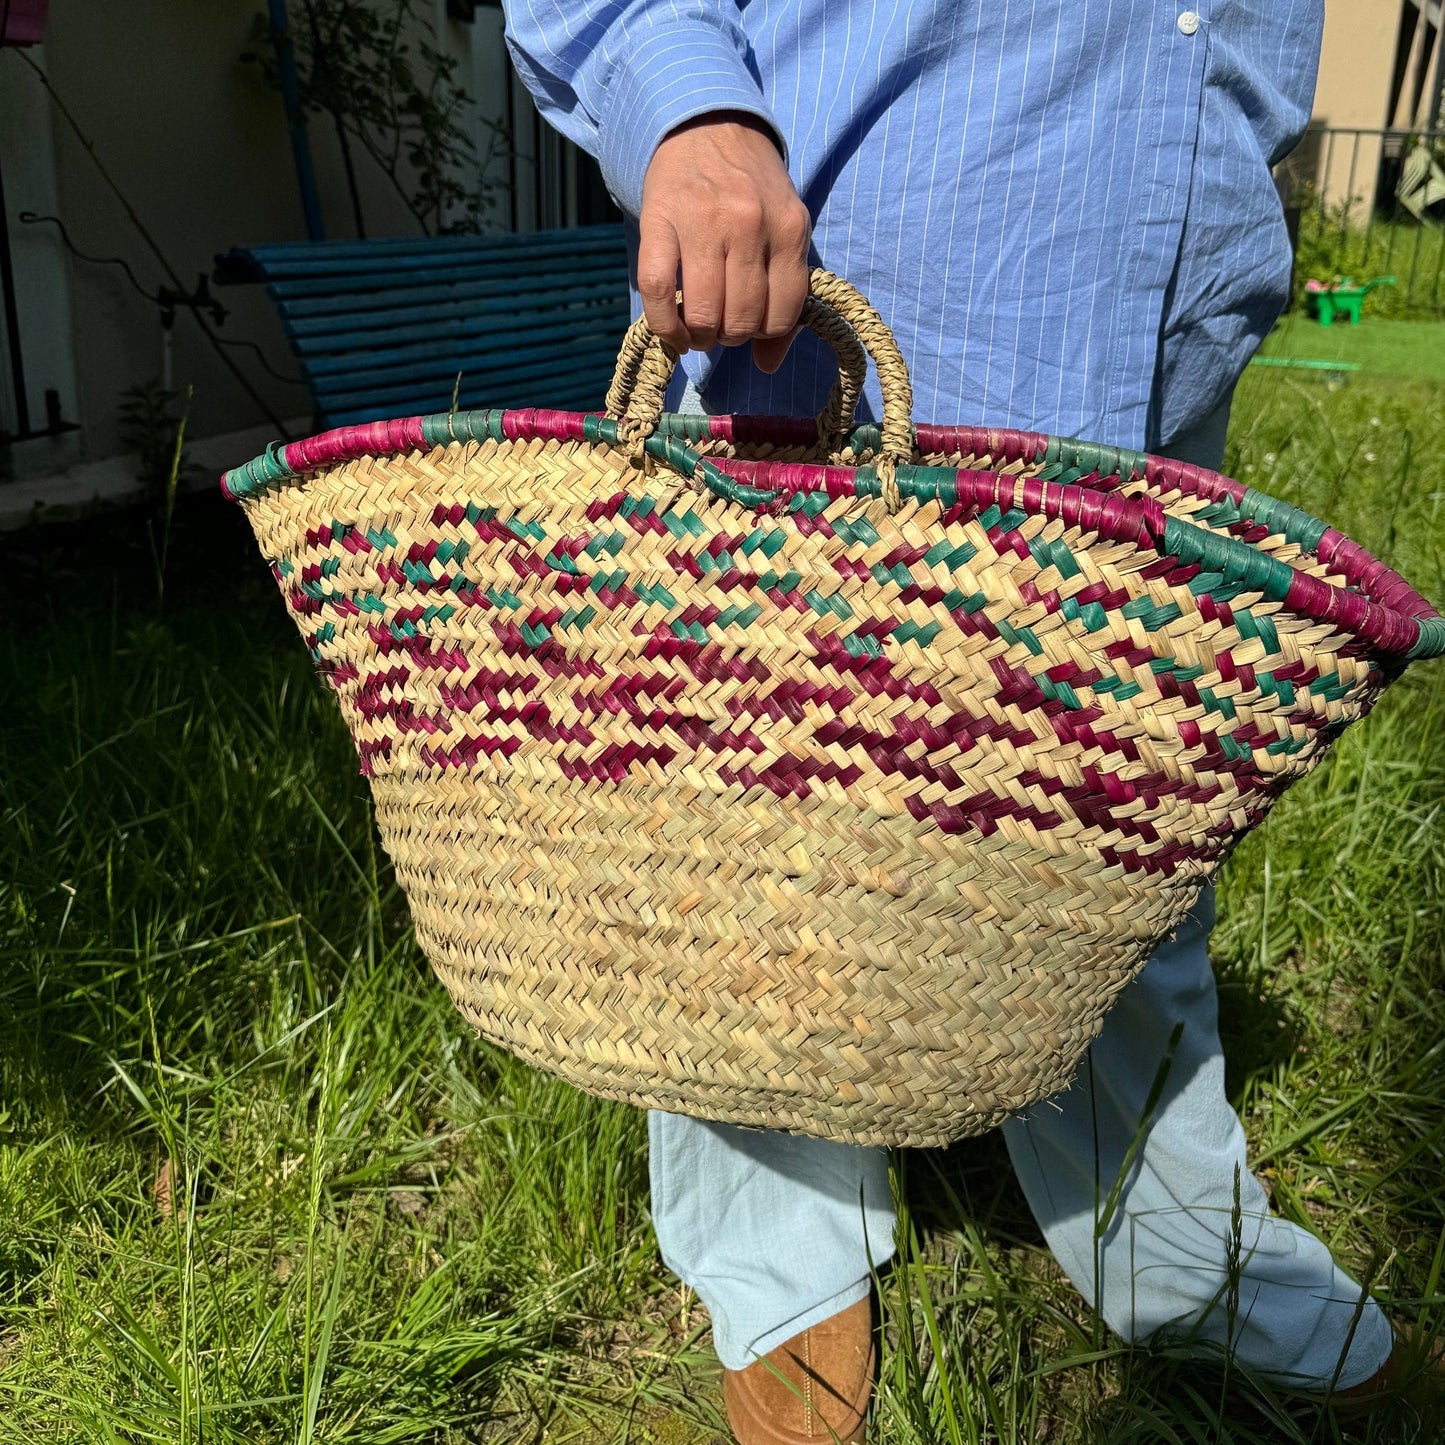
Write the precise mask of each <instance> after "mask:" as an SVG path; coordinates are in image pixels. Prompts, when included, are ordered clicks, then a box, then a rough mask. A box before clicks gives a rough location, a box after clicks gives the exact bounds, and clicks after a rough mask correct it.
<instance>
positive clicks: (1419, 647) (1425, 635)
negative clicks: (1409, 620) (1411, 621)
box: [1405, 617, 1445, 658]
mask: <svg viewBox="0 0 1445 1445" xmlns="http://www.w3.org/2000/svg"><path fill="white" fill-rule="evenodd" d="M1415 622H1416V625H1417V626H1418V627H1419V629H1420V635H1419V637H1417V638H1416V639H1415V645H1414V646H1413V647H1412V648H1411V649H1410V650H1409V651H1408V652H1407V653H1406V654H1405V656H1406V657H1409V658H1416V657H1441V656H1445V617H1417V618H1416V619H1415Z"/></svg>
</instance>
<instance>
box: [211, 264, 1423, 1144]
mask: <svg viewBox="0 0 1445 1445" xmlns="http://www.w3.org/2000/svg"><path fill="white" fill-rule="evenodd" d="M814 291H815V300H814V302H813V303H811V304H810V307H809V311H808V317H807V319H808V320H809V322H810V324H812V325H814V326H815V327H817V328H818V329H819V330H821V331H822V332H823V333H824V334H825V335H827V336H828V337H829V339H830V340H831V341H832V342H833V344H834V345H835V348H836V349H837V350H838V351H839V356H840V372H841V374H840V382H839V386H838V387H837V389H836V390H835V392H834V395H833V398H832V399H831V400H830V402H829V405H828V407H827V408H826V409H825V411H824V414H823V416H822V417H821V418H819V419H817V420H815V421H799V420H786V419H784V420H779V419H772V420H765V419H758V418H743V417H700V418H683V417H667V416H662V415H660V411H661V406H662V388H663V386H664V385H665V382H666V378H667V375H668V373H669V372H670V369H671V360H672V358H671V357H670V355H669V354H668V353H666V352H665V350H664V349H663V348H661V347H660V346H659V345H658V344H656V343H654V342H652V340H651V338H650V336H649V334H648V333H647V332H646V331H645V329H641V328H634V329H633V331H632V332H630V333H629V335H628V338H627V340H626V342H625V343H624V347H623V352H622V355H621V357H620V359H619V366H618V373H617V379H616V381H615V383H614V387H613V390H612V393H611V394H610V396H609V402H610V407H609V410H610V411H611V412H612V415H611V416H607V417H603V416H595V415H593V416H580V415H573V414H565V413H556V412H531V411H522V412H464V413H458V414H453V415H442V416H433V417H412V418H407V419H403V420H400V421H394V422H384V423H378V424H376V425H375V426H371V427H355V428H345V429H343V430H342V431H339V432H330V433H326V434H325V435H323V436H320V437H315V438H312V439H310V440H309V441H304V442H297V443H292V444H291V445H289V446H286V447H283V448H273V449H272V450H271V451H270V452H268V453H267V454H266V455H265V456H263V457H260V458H257V459H256V461H254V462H252V463H250V464H249V465H248V466H246V467H243V468H240V469H238V470H237V471H235V472H232V473H229V474H228V476H227V478H226V483H225V485H226V488H227V490H228V491H229V492H230V494H231V495H233V496H235V497H237V498H238V499H239V500H240V501H241V502H242V503H243V505H244V506H245V509H246V512H247V515H248V516H249V518H250V520H251V523H252V526H253V527H254V529H255V533H256V537H257V539H258V541H259V543H260V545H261V549H262V550H263V552H264V553H265V555H266V556H267V557H268V558H269V559H270V560H271V563H272V567H273V570H274V573H275V576H276V578H277V581H278V583H279V584H280V586H281V589H282V592H283V594H284V596H285V598H286V602H287V606H288V607H289V608H290V610H291V612H292V615H293V616H294V618H295V620H296V623H297V625H298V627H299V628H300V629H301V632H302V635H303V637H304V638H305V640H306V643H307V645H308V647H309V648H310V649H311V654H312V657H313V658H314V659H315V661H316V663H317V665H318V667H319V668H320V670H321V671H322V673H323V674H324V675H325V676H326V678H327V680H328V681H329V682H330V683H331V685H332V687H333V688H334V689H335V691H336V693H337V696H338V698H339V700H340V703H341V707H342V711H343V713H344V714H345V716H346V720H347V723H348V725H349V726H350V728H351V732H352V736H353V738H354V739H355V742H356V747H357V751H358V753H359V755H360V758H361V764H362V771H363V772H365V773H366V774H367V775H368V776H370V778H371V785H372V791H373V796H374V798H375V802H376V816H377V822H378V825H379V827H380V830H381V836H382V839H383V841H384V843H385V845H386V848H387V850H388V852H389V853H390V855H391V857H392V859H393V861H394V863H395V865H396V872H397V876H398V877H399V878H400V880H401V882H402V885H403V886H404V888H405V889H406V892H407V896H408V898H409V899H410V902H411V907H412V914H413V917H414V919H415V923H416V933H417V938H418V940H419V942H420V943H421V946H422V947H423V949H424V950H425V951H426V953H427V955H428V957H429V958H430V959H431V961H432V963H433V964H434V966H435V968H436V970H437V972H438V973H439V974H440V976H441V977H442V979H443V980H444V981H445V983H446V984H447V986H448V988H449V989H450V990H451V992H452V995H453V997H454V998H455V1000H456V1002H457V1004H458V1006H459V1007H460V1008H461V1010H462V1011H463V1013H465V1014H466V1016H467V1017H468V1018H469V1019H470V1020H471V1021H472V1022H473V1023H474V1024H475V1025H476V1026H477V1028H478V1029H479V1030H480V1031H481V1032H482V1034H484V1035H485V1036H486V1037H487V1038H489V1039H491V1040H494V1041H495V1042H497V1043H499V1044H502V1045H503V1046H505V1047H507V1048H509V1049H511V1050H513V1051H514V1052H516V1053H517V1054H519V1055H521V1056H522V1057H523V1058H526V1059H528V1060H530V1061H531V1062H533V1063H535V1064H538V1065H540V1066H542V1067H544V1068H547V1069H550V1070H552V1071H554V1072H556V1073H558V1074H560V1075H562V1076H563V1077H564V1078H566V1079H569V1080H571V1081H572V1082H573V1083H575V1084H577V1085H579V1086H581V1087H582V1088H584V1089H587V1090H589V1091H591V1092H594V1093H598V1094H603V1095H607V1096H608V1097H612V1098H619V1099H628V1100H631V1101H633V1102H634V1103H637V1104H643V1105H647V1106H650V1107H655V1108H663V1109H670V1110H676V1111H681V1112H684V1113H690V1114H697V1115H701V1116H704V1117H707V1118H713V1119H726V1120H731V1121H733V1122H737V1123H743V1124H752V1125H768V1126H775V1127H781V1128H786V1129H792V1130H798V1131H801V1132H804V1133H809V1134H818V1135H825V1136H828V1137H831V1138H835V1139H843V1140H851V1141H853V1142H857V1143H868V1144H878V1143H889V1144H941V1143H943V1142H945V1141H947V1140H950V1139H953V1138H957V1137H959V1136H961V1135H966V1134H972V1133H977V1132H980V1131H981V1130H984V1129H987V1128H989V1127H990V1126H992V1125H994V1124H997V1123H998V1122H999V1121H1000V1120H1001V1119H1003V1118H1004V1117H1005V1116H1006V1115H1007V1114H1009V1113H1011V1112H1013V1111H1016V1110H1019V1109H1022V1108H1024V1107H1026V1106H1027V1105H1029V1104H1031V1103H1033V1102H1035V1101H1037V1100H1039V1099H1042V1098H1045V1097H1046V1096H1048V1095H1050V1094H1052V1093H1054V1092H1055V1091H1057V1090H1058V1089H1060V1088H1062V1087H1063V1086H1064V1085H1065V1084H1067V1083H1068V1081H1069V1078H1070V1076H1071V1075H1072V1073H1073V1071H1074V1068H1075V1065H1076V1064H1077V1062H1078V1059H1079V1057H1080V1054H1081V1052H1082V1050H1083V1049H1084V1047H1085V1045H1086V1044H1087V1043H1088V1041H1089V1040H1090V1039H1091V1038H1092V1037H1093V1035H1094V1034H1095V1032H1096V1031H1097V1029H1098V1027H1099V1023H1100V1021H1101V1019H1102V1016H1103V1014H1104V1012H1105V1011H1106V1010H1107V1008H1108V1007H1109V1004H1110V1002H1111V1001H1112V999H1113V998H1114V997H1115V995H1116V994H1117V993H1118V992H1119V990H1120V989H1121V988H1123V986H1124V985H1125V984H1126V983H1127V982H1128V981H1129V979H1130V978H1131V977H1132V976H1133V975H1134V974H1135V973H1136V972H1137V970H1138V969H1139V967H1140V966H1141V965H1142V963H1143V961H1144V960H1145V959H1146V958H1147V957H1148V955H1149V953H1150V952H1151V950H1152V949H1153V948H1154V946H1155V945H1156V944H1157V943H1158V942H1159V940H1160V939H1161V938H1163V937H1164V936H1165V935H1167V934H1168V933H1169V932H1170V931H1171V930H1172V929H1173V928H1175V927H1176V926H1177V925H1178V923H1179V921H1180V919H1181V918H1182V917H1183V915H1184V913H1185V911H1186V910H1187V909H1188V908H1189V906H1190V905H1191V903H1192V902H1193V901H1194V899H1195V897H1196V896H1197V894H1198V891H1199V888H1200V886H1201V885H1202V884H1203V883H1204V882H1205V880H1207V879H1208V878H1209V877H1210V875H1211V874H1212V873H1213V872H1214V870H1215V869H1216V868H1217V867H1218V866H1219V864H1220V863H1221V862H1222V861H1223V859H1224V858H1225V857H1226V856H1227V855H1228V854H1229V852H1230V850H1231V848H1232V847H1233V846H1234V844H1235V843H1236V842H1237V841H1238V839H1239V838H1240V837H1241V836H1242V834H1243V833H1244V832H1245V831H1246V830H1247V829H1248V828H1250V827H1251V826H1252V825H1253V824H1255V823H1257V822H1258V821H1259V820H1260V819H1261V818H1262V817H1263V816H1264V814H1265V812H1266V811H1267V809H1268V808H1269V806H1270V804H1271V803H1272V802H1273V800H1274V798H1275V797H1276V796H1277V795H1278V794H1279V792H1280V791H1281V790H1282V789H1283V788H1284V787H1286V786H1287V785H1288V784H1289V783H1291V782H1293V781H1294V780H1295V779H1297V778H1299V777H1302V776H1303V775H1304V774H1305V773H1307V772H1308V771H1309V770H1310V769H1311V768H1312V767H1313V766H1314V765H1315V764H1316V763H1317V762H1318V761H1319V759H1320V757H1321V755H1322V753H1323V751H1324V749H1325V748H1326V747H1327V745H1328V744H1329V742H1330V741H1331V740H1332V739H1333V738H1334V737H1336V736H1337V735H1338V734H1339V732H1340V730H1341V729H1342V728H1344V727H1345V726H1346V725H1347V724H1349V723H1350V722H1353V721H1354V720H1355V719H1356V718H1358V717H1360V716H1361V715H1362V714H1363V713H1364V712H1365V711H1366V710H1367V709H1368V708H1369V706H1370V705H1371V704H1372V702H1373V701H1374V699H1375V697H1376V696H1377V695H1378V693H1379V691H1380V689H1381V688H1382V687H1383V686H1384V684H1385V683H1386V682H1387V681H1388V680H1389V679H1390V678H1391V677H1393V676H1394V675H1396V674H1397V673H1398V671H1399V670H1400V668H1401V667H1402V666H1403V664H1404V662H1405V660H1406V659H1407V658H1409V657H1422V656H1434V655H1437V654H1439V653H1440V652H1441V651H1442V650H1445V623H1442V621H1441V620H1440V619H1439V618H1438V617H1437V616H1436V615H1435V614H1434V612H1433V611H1432V610H1431V609H1430V608H1429V606H1428V605H1427V604H1426V603H1425V602H1424V601H1423V600H1422V599H1421V598H1419V597H1418V596H1416V595H1415V594H1414V593H1413V592H1412V591H1411V590H1410V589H1409V587H1408V586H1407V585H1406V584H1405V583H1404V582H1403V581H1402V580H1401V579H1400V578H1399V577H1397V576H1395V574H1394V573H1392V572H1390V571H1389V570H1388V569H1387V568H1385V567H1384V566H1383V565H1382V564H1381V563H1379V562H1377V561H1376V560H1375V559H1373V558H1372V557H1370V556H1369V555H1368V554H1367V553H1366V552H1364V551H1363V549H1361V548H1359V547H1357V546H1356V545H1355V544H1353V543H1351V542H1349V541H1348V540H1346V539H1345V538H1343V537H1341V536H1340V535H1339V534H1338V533H1337V532H1334V531H1332V530H1330V529H1329V528H1327V527H1325V525H1324V524H1323V523H1321V522H1317V521H1315V520H1314V519H1313V518H1310V517H1307V516H1305V515H1304V514H1303V513H1300V512H1297V511H1295V510H1294V509H1293V508H1290V507H1287V506H1285V505H1283V504H1282V503H1279V502H1275V501H1273V500H1272V499H1270V498H1268V497H1263V496H1261V495H1260V494H1258V493H1255V492H1252V491H1248V490H1246V489H1245V488H1242V487H1240V486H1238V485H1237V484H1236V483H1234V482H1231V481H1229V480H1227V479H1226V478H1223V477H1220V476H1217V475H1215V474H1214V473H1210V472H1205V471H1202V470H1201V469H1198V468H1194V467H1187V466H1183V465H1181V464H1178V463H1173V462H1166V461H1163V460H1160V459H1158V458H1153V457H1145V456H1143V455H1142V454H1138V453H1125V452H1119V451H1117V450H1113V449H1109V448H1102V447H1091V446H1089V445H1087V444H1084V443H1076V442H1064V441H1060V440H1058V439H1056V438H1048V437H1041V436H1035V435H1030V434H1025V433H1018V432H996V431H986V430H983V429H977V428H939V427H920V428H918V430H917V433H916V438H915V434H914V433H913V432H912V431H911V430H910V428H909V423H908V413H909V410H910V402H909V392H908V383H907V373H906V371H905V370H904V368H903V364H902V359H901V358H900V357H899V356H898V354H897V347H896V346H895V345H894V344H893V341H892V338H891V336H889V335H888V332H887V329H886V327H884V326H883V323H882V321H881V320H880V319H879V318H878V316H877V314H876V313H875V312H874V311H873V310H872V308H871V307H868V305H867V303H866V302H864V301H863V300H862V298H861V297H859V296H857V293H855V292H853V291H852V290H851V288H848V287H846V286H845V285H844V284H843V283H841V282H839V281H837V279H836V278H833V277H829V276H827V275H826V274H824V273H816V274H815V278H814ZM844 323H846V324H844ZM859 337H861V339H862V341H863V342H864V343H866V345H867V347H868V350H869V351H870V352H871V353H872V355H873V356H874V358H875V360H876V361H878V362H879V363H880V375H881V379H882V383H883V393H884V398H885V417H884V423H883V425H882V426H881V427H864V428H859V429H856V430H855V429H854V428H853V424H852V417H853V408H854V406H855V404H856V402H857V399H858V395H859V391H860V389H861V385H862V356H861V352H860V350H859V345H858V338H859ZM915 441H916V450H915ZM702 453H707V454H708V455H707V456H703V455H702ZM829 458H833V459H835V464H834V465H819V464H817V463H818V462H819V461H826V460H827V459H829ZM858 458H866V459H870V460H871V464H870V465H856V464H855V463H856V461H857V459H858ZM919 459H921V460H922V461H923V462H924V463H925V464H924V465H918V464H916V463H917V461H918V460H919Z"/></svg>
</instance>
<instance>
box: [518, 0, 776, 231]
mask: <svg viewBox="0 0 1445 1445" xmlns="http://www.w3.org/2000/svg"><path fill="white" fill-rule="evenodd" d="M504 9H505V12H506V17H507V30H506V37H507V48H508V50H510V51H511V54H512V61H513V63H514V64H515V65H516V67H517V73H518V74H519V75H520V76H521V78H522V81H523V83H524V84H525V85H526V87H527V89H528V90H530V91H531V93H532V95H533V97H534V99H535V100H536V102H537V109H538V110H539V111H540V112H541V114H542V116H543V118H544V119H545V120H547V121H548V122H550V124H552V125H553V126H555V127H556V128H557V129H558V130H560V131H561V132H562V134H563V135H565V136H567V137H568V139H569V140H573V141H575V142H576V143H577V144H578V145H579V146H581V147H582V149H583V150H585V151H588V152H590V153H591V154H592V155H594V156H596V157H597V160H598V162H599V164H600V165H601V167H602V177H603V180H605V181H606V183H607V189H608V190H609V191H610V192H611V193H612V195H613V197H614V198H615V199H616V201H617V203H618V204H619V205H620V206H621V207H622V209H623V210H624V211H627V212H628V213H629V214H631V215H634V216H636V215H639V214H640V213H641V210H642V178H643V176H644V175H645V174H646V172H647V167H648V163H649V162H650V161H651V160H652V154H653V152H654V151H655V150H656V149H657V147H658V144H659V143H660V142H661V140H662V138H663V137H664V136H665V135H667V134H668V132H669V131H672V130H674V129H676V128H677V127H678V126H680V125H681V124H682V123H683V122H684V121H687V120H692V119H693V118H694V117H695V116H699V115H706V114H708V113H710V112H712V111H719V110H731V111H743V112H746V113H747V114H749V115H754V116H757V117H758V118H759V119H760V120H762V121H764V122H765V123H766V124H767V125H769V126H771V127H772V130H773V132H774V134H775V135H778V136H779V144H780V145H781V144H782V137H781V133H780V132H779V131H778V125H777V122H776V121H775V120H774V119H773V116H772V113H771V111H770V110H769V108H768V104H767V100H766V98H765V97H764V95H763V90H762V86H761V84H760V82H759V80H758V75H757V67H756V64H755V63H754V60H753V55H752V48H751V46H750V45H749V44H748V40H747V36H746V35H745V34H744V33H743V30H742V27H741V26H740V25H739V23H738V13H739V11H738V5H737V3H736V0H504Z"/></svg>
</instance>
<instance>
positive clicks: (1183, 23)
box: [1177, 10, 1199, 35]
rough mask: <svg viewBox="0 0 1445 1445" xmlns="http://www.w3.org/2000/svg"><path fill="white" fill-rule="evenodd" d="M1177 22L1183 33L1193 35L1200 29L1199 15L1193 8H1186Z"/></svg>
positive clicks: (1180, 31)
mask: <svg viewBox="0 0 1445 1445" xmlns="http://www.w3.org/2000/svg"><path fill="white" fill-rule="evenodd" d="M1177 23H1178V25H1179V33H1180V34H1181V35H1193V34H1194V32H1195V31H1196V30H1198V29H1199V16H1198V15H1196V14H1195V12H1194V11H1193V10H1186V11H1185V12H1184V13H1183V14H1182V15H1181V16H1180V17H1179V20H1178V22H1177Z"/></svg>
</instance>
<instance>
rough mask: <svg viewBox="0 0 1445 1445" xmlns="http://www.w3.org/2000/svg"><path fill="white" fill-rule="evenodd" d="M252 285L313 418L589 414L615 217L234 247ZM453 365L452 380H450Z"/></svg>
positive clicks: (614, 329)
mask: <svg viewBox="0 0 1445 1445" xmlns="http://www.w3.org/2000/svg"><path fill="white" fill-rule="evenodd" d="M215 279H216V281H217V282H218V283H221V284H241V283H246V282H264V283H265V286H266V289H267V291H268V292H269V293H270V295H271V297H272V298H273V300H274V301H275V302H276V305H277V308H278V309H279V311H280V313H281V320H282V323H283V324H284V325H285V328H286V334H287V336H288V337H289V338H290V340H291V346H292V349H293V350H294V351H295V353H296V358H297V360H298V361H299V362H300V364H301V370H302V373H303V375H304V377H305V379H306V384H307V387H308V388H309V390H310V392H311V397H312V400H313V402H314V404H315V407H316V415H317V421H318V423H319V424H320V425H322V426H348V425H350V424H352V423H354V422H368V421H377V420H379V419H381V418H387V417H395V416H415V415H418V414H422V413H426V412H436V411H447V410H449V409H450V408H451V406H452V400H453V395H454V393H455V396H456V404H457V405H458V406H459V407H466V408H471V407H490V406H501V407H515V406H545V407H557V408H560V409H562V410H566V411H597V410H599V409H600V408H601V406H602V402H603V398H604V396H605V395H606V392H607V383H608V381H609V380H610V378H611V375H612V368H613V364H614V363H615V361H616V359H617V347H618V344H619V343H620V341H621V340H622V333H623V332H624V331H625V330H626V328H627V323H628V320H629V319H630V317H629V297H628V281H627V247H626V243H625V241H624V239H623V232H622V226H621V225H620V224H608V225H601V226H583V227H577V228H575V229H572V230H565V231H536V232H532V233H530V234H519V235H505V236H421V237H415V238H407V237H398V238H386V239H378V240H367V241H311V242H297V243H294V244H287V245H275V246H251V247H246V248H238V249H235V250H232V251H229V252H227V253H226V254H225V255H222V256H217V257H216V274H215ZM459 374H460V378H461V381H460V386H458V375H459Z"/></svg>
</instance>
